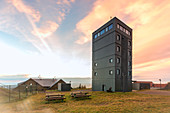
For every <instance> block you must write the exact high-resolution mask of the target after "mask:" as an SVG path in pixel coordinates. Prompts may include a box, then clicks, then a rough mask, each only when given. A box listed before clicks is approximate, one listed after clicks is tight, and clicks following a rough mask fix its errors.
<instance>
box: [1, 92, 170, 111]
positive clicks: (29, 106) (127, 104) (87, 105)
mask: <svg viewBox="0 0 170 113" xmlns="http://www.w3.org/2000/svg"><path fill="white" fill-rule="evenodd" d="M62 94H65V96H66V101H65V102H51V103H49V104H48V103H47V102H46V101H45V100H44V99H45V94H44V93H39V94H36V95H33V96H30V97H28V98H27V99H24V100H22V101H18V102H13V103H8V104H7V103H5V104H3V105H1V106H0V109H3V112H2V113H11V112H12V113H18V112H19V113H23V112H28V113H29V112H35V113H58V112H60V113H65V112H66V113H70V112H76V113H82V112H83V113H84V112H89V113H95V112H98V113H106V112H107V113H113V112H129V113H131V112H132V113H137V112H139V113H140V112H145V113H147V112H148V113H150V112H152V113H157V112H163V113H168V112H169V111H170V101H169V100H170V96H164V95H147V94H138V93H134V92H126V93H121V92H117V93H107V92H90V94H91V95H92V97H91V99H78V100H77V99H72V98H71V97H70V92H62Z"/></svg>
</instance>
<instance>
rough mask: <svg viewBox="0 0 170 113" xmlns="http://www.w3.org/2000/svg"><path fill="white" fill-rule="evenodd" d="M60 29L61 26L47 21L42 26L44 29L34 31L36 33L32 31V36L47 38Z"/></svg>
mask: <svg viewBox="0 0 170 113" xmlns="http://www.w3.org/2000/svg"><path fill="white" fill-rule="evenodd" d="M58 27H59V25H58V24H56V23H55V22H52V21H47V22H46V23H45V24H43V25H42V27H40V28H36V29H34V31H32V34H33V35H35V36H37V37H39V38H46V37H48V36H50V35H51V34H52V33H53V32H55V31H56V30H57V28H58Z"/></svg>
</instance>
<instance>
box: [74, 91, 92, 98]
mask: <svg viewBox="0 0 170 113" xmlns="http://www.w3.org/2000/svg"><path fill="white" fill-rule="evenodd" d="M90 96H91V95H90V94H89V93H88V92H72V93H71V97H74V98H81V97H90Z"/></svg>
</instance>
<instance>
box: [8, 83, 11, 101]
mask: <svg viewBox="0 0 170 113" xmlns="http://www.w3.org/2000/svg"><path fill="white" fill-rule="evenodd" d="M8 88H9V102H10V98H11V97H10V96H11V95H10V93H11V92H10V89H11V86H10V85H9V86H8Z"/></svg>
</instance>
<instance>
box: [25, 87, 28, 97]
mask: <svg viewBox="0 0 170 113" xmlns="http://www.w3.org/2000/svg"><path fill="white" fill-rule="evenodd" d="M27 88H28V87H27V85H26V87H25V93H26V97H27V96H28V94H27Z"/></svg>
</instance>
